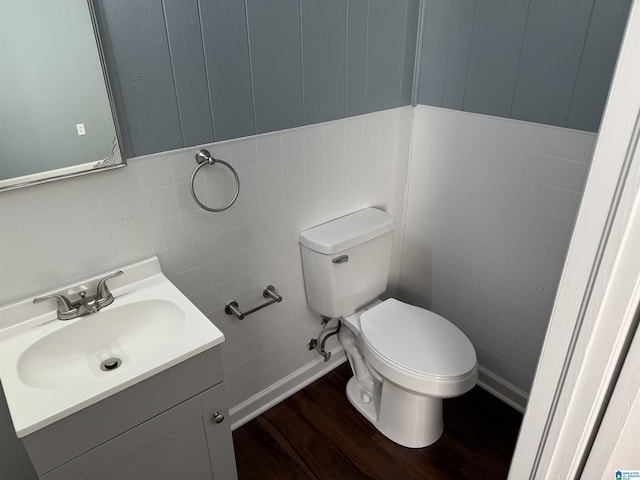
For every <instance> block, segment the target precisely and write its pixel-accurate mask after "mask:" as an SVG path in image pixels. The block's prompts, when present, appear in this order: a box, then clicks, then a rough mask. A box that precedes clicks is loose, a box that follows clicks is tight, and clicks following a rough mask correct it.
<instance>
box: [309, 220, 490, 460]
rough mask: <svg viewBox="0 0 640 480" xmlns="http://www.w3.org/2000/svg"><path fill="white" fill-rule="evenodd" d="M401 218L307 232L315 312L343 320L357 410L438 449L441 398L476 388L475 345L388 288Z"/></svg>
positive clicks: (402, 438) (392, 432) (402, 439)
mask: <svg viewBox="0 0 640 480" xmlns="http://www.w3.org/2000/svg"><path fill="white" fill-rule="evenodd" d="M393 228H394V219H393V217H392V216H390V215H388V214H387V213H385V212H383V211H381V210H378V209H376V208H366V209H364V210H360V211H358V212H355V213H353V214H350V215H346V216H344V217H340V218H338V219H335V220H332V221H330V222H327V223H324V224H322V225H319V226H317V227H313V228H311V229H309V230H305V231H304V232H301V233H300V236H299V242H300V246H301V253H302V268H303V273H304V282H305V291H306V295H307V304H308V305H309V307H310V308H311V309H312V310H314V311H315V312H317V313H318V314H320V315H321V316H323V317H325V318H339V319H340V320H341V321H342V323H343V327H344V328H342V329H341V330H340V333H339V335H338V338H339V340H340V343H341V345H342V347H343V348H344V350H345V352H346V354H347V358H348V360H349V363H350V365H351V368H352V370H353V372H354V375H353V377H352V378H351V379H350V380H349V382H348V383H347V388H346V391H347V397H348V398H349V401H350V402H351V404H352V405H353V406H354V407H355V408H356V409H357V410H358V411H359V412H360V413H361V414H362V415H363V416H364V417H365V418H367V419H368V420H369V421H370V422H371V423H372V424H373V425H374V426H375V427H376V428H377V429H378V430H379V431H380V432H381V433H382V434H384V435H385V436H386V437H388V438H389V439H391V440H393V441H394V442H396V443H398V444H400V445H404V446H406V447H412V448H420V447H425V446H427V445H430V444H432V443H434V442H435V441H436V440H438V438H440V435H441V434H442V431H443V420H442V400H443V399H444V398H449V397H454V396H458V395H462V394H463V393H465V392H467V391H468V390H470V389H471V388H473V386H474V385H475V384H476V382H477V376H478V373H477V360H476V354H475V350H474V348H473V345H472V344H471V342H470V341H469V339H468V338H467V337H466V336H465V335H464V333H462V331H460V330H459V329H458V328H457V327H456V326H455V325H453V324H452V323H450V322H449V321H447V320H446V319H444V318H443V317H441V316H440V315H437V314H435V313H433V312H430V311H428V310H425V309H423V308H419V307H416V306H413V305H408V304H406V303H403V302H400V301H398V300H395V299H388V300H385V301H381V300H379V299H378V296H379V295H381V294H382V293H383V292H384V291H385V289H386V286H387V278H388V273H389V265H390V259H391V248H392V238H393Z"/></svg>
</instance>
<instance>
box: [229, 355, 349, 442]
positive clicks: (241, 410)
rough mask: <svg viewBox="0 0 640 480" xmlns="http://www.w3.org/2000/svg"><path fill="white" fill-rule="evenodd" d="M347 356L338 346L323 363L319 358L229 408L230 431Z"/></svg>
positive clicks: (313, 379) (327, 371) (291, 393)
mask: <svg viewBox="0 0 640 480" xmlns="http://www.w3.org/2000/svg"><path fill="white" fill-rule="evenodd" d="M346 360H347V356H346V355H345V353H344V350H343V349H342V347H341V346H340V345H338V346H336V347H334V348H333V349H332V350H331V358H330V359H329V361H328V362H326V363H325V362H324V361H323V360H322V358H321V357H320V356H318V358H316V359H314V360H313V361H312V362H309V363H308V364H307V365H305V366H304V367H302V368H299V369H298V370H296V371H295V372H293V373H292V374H291V375H289V376H288V377H285V378H283V379H282V380H280V381H279V382H278V383H275V384H274V385H271V386H269V387H268V388H265V389H264V390H262V391H261V392H258V393H256V394H255V395H254V396H253V397H251V398H249V399H247V400H245V401H244V402H242V403H241V404H239V405H237V406H235V407H233V408H231V410H230V411H229V416H230V417H231V430H235V429H236V428H239V427H241V426H242V425H244V424H245V423H247V422H249V421H251V420H253V419H254V418H256V417H257V416H258V415H260V414H262V413H264V412H266V411H267V410H269V409H270V408H271V407H273V406H275V405H277V404H278V403H280V402H281V401H282V400H284V399H286V398H288V397H290V396H291V395H293V394H294V393H296V392H298V391H299V390H302V389H303V388H304V387H306V386H307V385H309V384H310V383H312V382H314V381H316V380H317V379H318V378H320V377H322V376H324V375H326V374H327V373H329V372H330V371H331V370H333V369H334V368H336V367H338V366H339V365H342V364H343V363H344V362H346Z"/></svg>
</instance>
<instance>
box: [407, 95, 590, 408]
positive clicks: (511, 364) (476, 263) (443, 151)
mask: <svg viewBox="0 0 640 480" xmlns="http://www.w3.org/2000/svg"><path fill="white" fill-rule="evenodd" d="M594 141H595V135H594V134H592V133H587V132H580V131H576V130H570V129H566V128H559V127H550V126H547V125H539V124H534V123H528V122H522V121H517V120H509V119H503V118H496V117H490V116H486V115H478V114H472V113H466V112H458V111H452V110H446V109H441V108H435V107H426V106H418V107H416V108H415V111H414V121H413V134H412V153H411V158H410V166H409V176H408V178H409V194H408V202H407V213H406V225H405V232H404V236H405V240H404V242H405V243H404V246H403V249H402V265H401V275H400V298H401V299H403V300H405V301H408V302H412V303H415V304H418V305H420V306H423V307H426V308H430V309H432V310H434V311H436V312H438V313H440V314H441V315H443V316H445V317H446V318H448V319H449V320H451V321H452V322H453V323H455V324H456V325H457V326H458V327H459V328H460V329H461V330H462V331H463V332H464V333H465V334H466V335H467V336H468V337H469V338H470V339H471V341H472V342H473V344H474V345H475V347H476V351H477V354H478V359H479V364H480V366H481V381H482V382H483V384H484V386H485V387H487V388H488V389H489V390H491V391H493V392H494V393H496V394H497V395H499V396H501V397H502V398H503V399H505V400H507V401H509V403H511V404H512V405H515V406H517V407H518V408H520V409H522V408H523V406H524V403H525V402H526V397H527V392H528V391H529V386H530V383H531V381H532V379H533V374H534V371H535V368H536V364H537V360H538V355H539V353H540V348H541V346H542V341H543V337H544V334H545V330H546V327H547V322H548V319H549V315H550V313H551V307H552V304H553V300H554V296H555V292H556V288H557V285H558V280H559V277H560V272H561V271H562V266H563V262H564V257H565V253H566V249H567V246H568V241H569V237H570V235H571V231H572V228H573V223H574V220H575V217H576V213H577V209H578V205H579V202H580V198H581V194H582V188H583V186H584V182H585V178H586V175H587V171H588V168H589V162H590V160H591V153H592V150H593V145H594Z"/></svg>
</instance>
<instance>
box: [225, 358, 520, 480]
mask: <svg viewBox="0 0 640 480" xmlns="http://www.w3.org/2000/svg"><path fill="white" fill-rule="evenodd" d="M350 376H351V370H350V368H349V365H348V364H344V365H342V366H340V367H338V368H337V369H336V370H334V371H333V372H331V373H329V374H328V375H326V376H325V377H323V378H321V379H320V380H318V381H316V382H314V383H312V384H311V385H309V386H308V387H307V388H305V389H304V390H302V391H300V392H298V393H296V394H295V395H293V396H291V397H290V398H288V399H287V400H285V401H284V402H282V403H280V404H278V405H276V406H275V407H273V408H272V409H270V410H269V411H267V412H265V413H264V414H263V415H261V416H259V417H258V418H256V419H255V420H253V421H251V422H249V423H247V424H246V425H244V426H242V427H240V428H239V429H237V430H236V431H235V432H234V433H233V439H234V443H235V450H236V460H237V465H238V476H239V478H240V480H250V479H261V480H264V479H272V478H273V479H307V478H310V479H318V480H324V479H327V480H329V479H330V480H338V479H381V480H395V479H398V480H413V479H415V480H418V479H419V480H424V479H438V480H439V479H456V480H460V479H479V480H491V479H504V478H506V477H507V471H508V469H509V462H510V460H511V455H512V453H513V449H514V446H515V442H516V438H517V435H518V430H519V428H520V423H521V421H522V415H521V414H520V413H518V412H516V411H515V410H513V409H512V408H510V407H509V406H507V405H505V404H504V403H502V402H500V401H499V400H497V399H496V398H494V397H492V396H491V395H489V394H488V393H486V392H484V391H483V390H481V389H480V388H478V387H476V388H474V389H473V390H472V391H471V392H469V393H467V394H466V395H463V396H462V397H459V398H454V399H449V400H445V403H444V422H445V429H444V434H443V435H442V437H441V438H440V440H439V441H438V442H436V443H435V444H433V445H431V446H429V447H426V448H422V449H410V448H405V447H401V446H399V445H397V444H395V443H393V442H391V441H390V440H388V439H387V438H386V437H384V436H383V435H382V434H380V433H379V432H378V431H377V430H376V429H375V428H374V427H373V426H372V425H371V424H370V423H369V422H368V421H367V420H365V419H364V417H362V416H361V415H360V414H359V413H358V412H357V411H356V410H355V409H354V408H353V407H352V406H351V404H350V403H349V401H348V400H347V398H346V395H345V393H344V389H345V386H346V383H347V380H348V379H349V377H350Z"/></svg>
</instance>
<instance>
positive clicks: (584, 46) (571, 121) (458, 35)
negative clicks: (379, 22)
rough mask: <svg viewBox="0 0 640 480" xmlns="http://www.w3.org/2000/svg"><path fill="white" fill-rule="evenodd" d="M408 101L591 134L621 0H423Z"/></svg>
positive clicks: (613, 50)
mask: <svg viewBox="0 0 640 480" xmlns="http://www.w3.org/2000/svg"><path fill="white" fill-rule="evenodd" d="M424 2H425V8H424V15H425V16H424V35H423V40H422V54H421V61H420V82H419V95H418V103H421V104H424V105H433V106H437V107H445V108H452V109H456V110H464V111H469V112H475V113H484V114H488V115H496V116H501V117H506V118H514V119H518V120H527V121H531V122H537V123H544V124H548V125H556V126H562V127H569V128H575V129H579V130H587V131H592V132H595V131H597V130H598V126H599V124H600V118H601V116H602V112H603V110H604V105H605V102H606V98H607V93H608V90H609V83H610V81H611V77H612V74H613V69H614V66H615V61H616V58H617V54H618V49H619V46H620V42H621V39H622V35H623V33H624V26H625V22H626V18H627V15H628V11H629V6H630V4H631V0H474V1H470V0H424Z"/></svg>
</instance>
